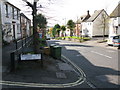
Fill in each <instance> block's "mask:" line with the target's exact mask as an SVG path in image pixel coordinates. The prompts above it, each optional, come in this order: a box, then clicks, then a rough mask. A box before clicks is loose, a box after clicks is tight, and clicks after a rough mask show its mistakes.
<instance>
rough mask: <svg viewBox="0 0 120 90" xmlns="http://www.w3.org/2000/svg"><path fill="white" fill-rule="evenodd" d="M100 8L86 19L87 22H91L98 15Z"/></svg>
mask: <svg viewBox="0 0 120 90" xmlns="http://www.w3.org/2000/svg"><path fill="white" fill-rule="evenodd" d="M103 10H104V9H102V10H96V11H95V13H94V14H93V15H92V16H91V17H90V18H89V19H88V20H87V21H88V22H93V21H94V20H95V19H96V18H97V17H98V16H99V15H100V13H101V12H102V11H103Z"/></svg>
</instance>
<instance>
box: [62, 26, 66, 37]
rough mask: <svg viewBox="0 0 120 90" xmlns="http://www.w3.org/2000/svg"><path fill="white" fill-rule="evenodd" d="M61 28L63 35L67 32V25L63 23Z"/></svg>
mask: <svg viewBox="0 0 120 90" xmlns="http://www.w3.org/2000/svg"><path fill="white" fill-rule="evenodd" d="M61 30H62V36H64V34H63V33H64V32H65V30H66V27H65V26H64V25H63V26H61Z"/></svg>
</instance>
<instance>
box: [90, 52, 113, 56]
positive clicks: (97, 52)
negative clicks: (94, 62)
mask: <svg viewBox="0 0 120 90" xmlns="http://www.w3.org/2000/svg"><path fill="white" fill-rule="evenodd" d="M91 52H92V53H95V54H98V55H101V56H104V57H107V58H112V57H110V56H107V55H104V54H101V53H98V52H95V51H91Z"/></svg>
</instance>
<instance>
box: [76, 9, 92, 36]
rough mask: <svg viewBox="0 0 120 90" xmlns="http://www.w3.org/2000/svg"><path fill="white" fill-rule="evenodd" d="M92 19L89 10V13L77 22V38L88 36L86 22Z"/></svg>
mask: <svg viewBox="0 0 120 90" xmlns="http://www.w3.org/2000/svg"><path fill="white" fill-rule="evenodd" d="M89 18H90V14H89V10H88V11H87V14H86V15H82V16H80V18H79V19H78V20H77V22H76V27H75V36H77V37H79V36H81V35H82V36H86V35H87V31H88V30H87V29H86V28H87V26H86V21H87V20H88V19H89Z"/></svg>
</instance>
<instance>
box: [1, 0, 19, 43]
mask: <svg viewBox="0 0 120 90" xmlns="http://www.w3.org/2000/svg"><path fill="white" fill-rule="evenodd" d="M7 5H8V17H7V16H6V5H5V1H4V0H2V1H1V13H2V15H1V18H2V29H3V30H4V32H5V34H4V40H5V41H7V42H10V41H12V40H13V39H14V34H13V25H15V38H16V39H18V38H20V17H19V19H17V15H16V14H17V10H18V9H17V8H15V7H14V8H15V12H14V13H15V18H14V19H13V17H12V7H13V6H11V5H10V4H8V3H7ZM19 13H20V11H19V12H18V14H19ZM19 16H20V15H19ZM8 31H9V32H8Z"/></svg>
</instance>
